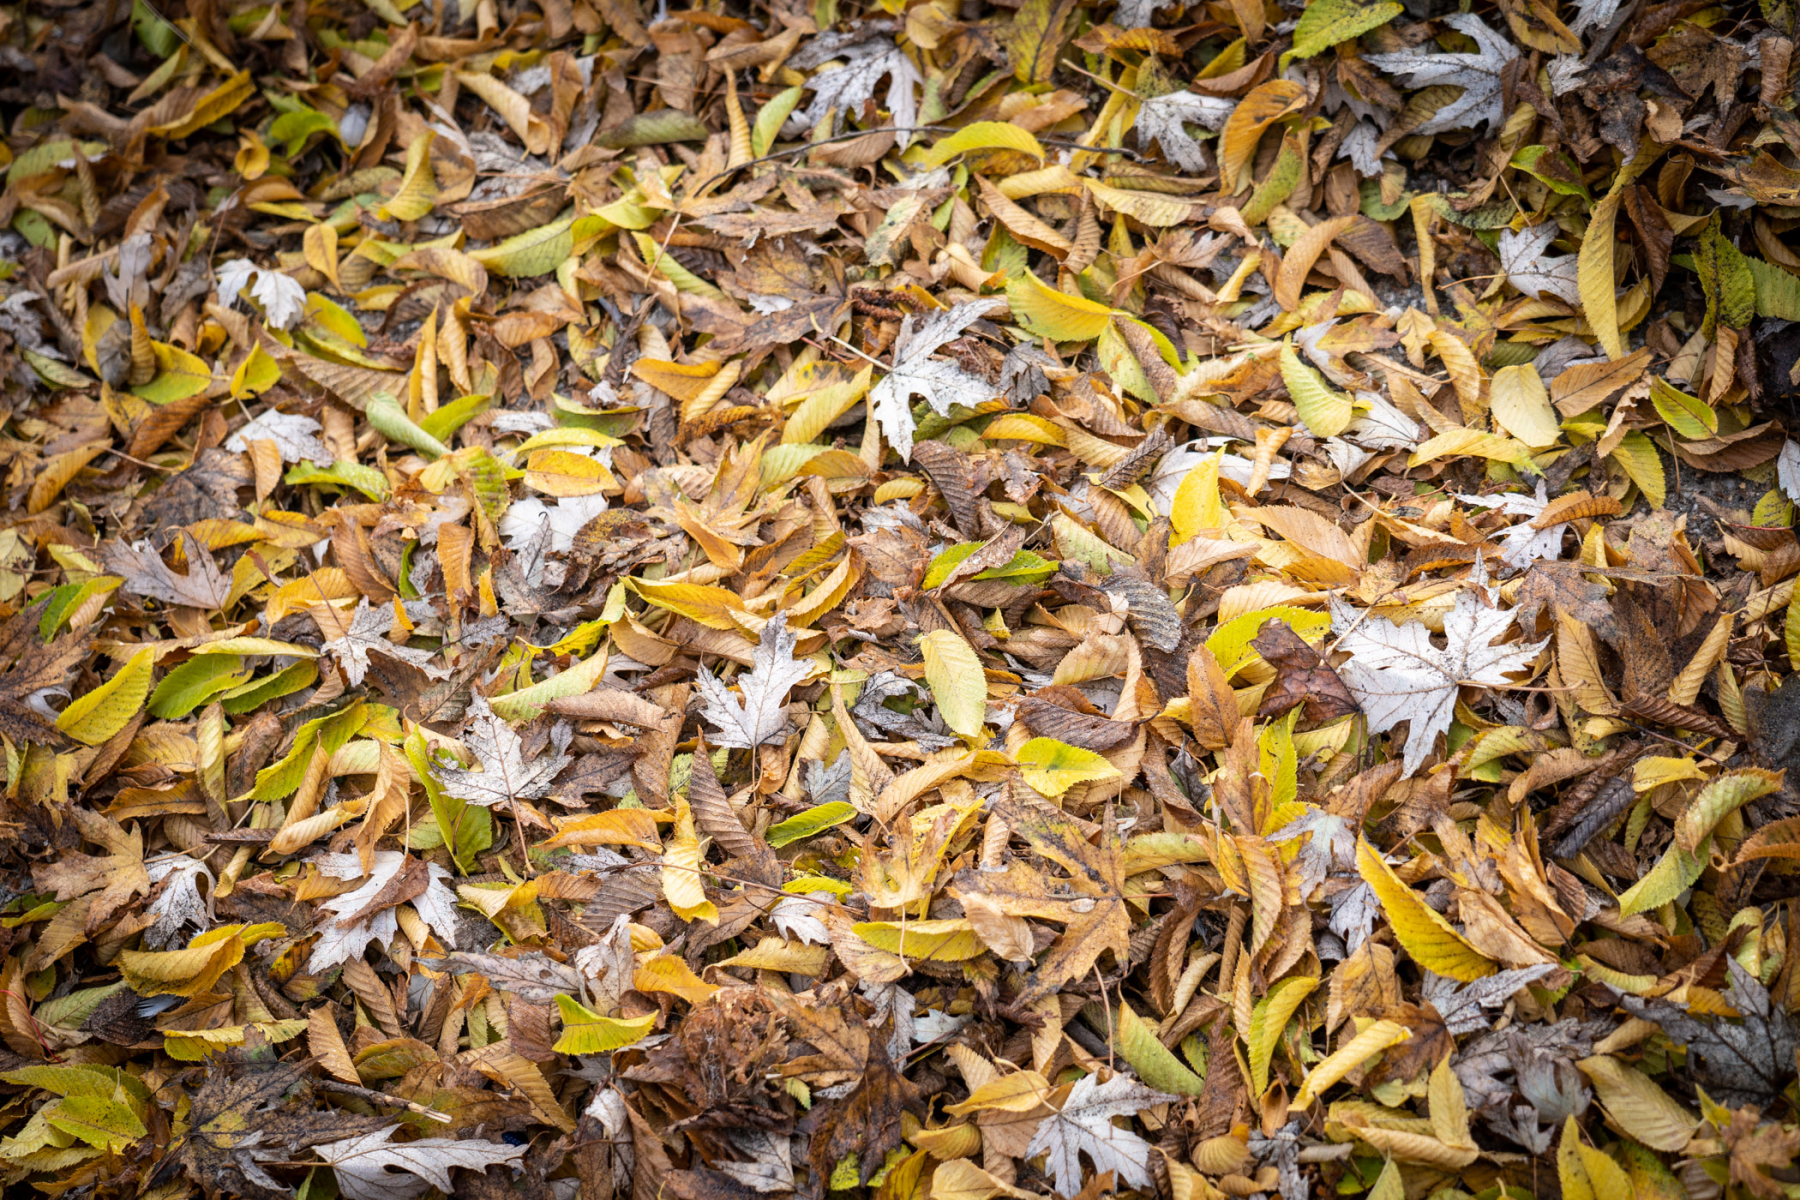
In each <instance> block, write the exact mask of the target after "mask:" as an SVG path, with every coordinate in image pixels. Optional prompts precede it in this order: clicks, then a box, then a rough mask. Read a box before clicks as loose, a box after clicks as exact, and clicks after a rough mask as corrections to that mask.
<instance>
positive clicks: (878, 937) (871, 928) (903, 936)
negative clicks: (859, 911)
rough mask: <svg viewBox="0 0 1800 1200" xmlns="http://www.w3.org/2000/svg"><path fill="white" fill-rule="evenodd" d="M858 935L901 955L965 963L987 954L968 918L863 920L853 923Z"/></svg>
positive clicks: (868, 941)
mask: <svg viewBox="0 0 1800 1200" xmlns="http://www.w3.org/2000/svg"><path fill="white" fill-rule="evenodd" d="M852 928H853V929H854V930H855V932H856V936H857V937H859V938H861V939H862V940H863V941H865V942H867V943H869V945H871V946H873V947H875V948H876V949H877V950H886V951H887V952H888V953H889V954H898V955H900V956H901V957H902V958H910V959H930V960H931V961H932V962H962V961H963V960H964V959H969V958H977V957H979V956H981V955H983V954H985V953H987V943H985V942H983V941H982V940H981V938H980V937H978V936H976V933H975V928H974V926H972V925H971V924H970V923H969V921H968V919H967V918H966V917H956V918H952V919H949V920H943V921H904V922H901V921H864V922H862V923H861V924H858V925H855V926H852Z"/></svg>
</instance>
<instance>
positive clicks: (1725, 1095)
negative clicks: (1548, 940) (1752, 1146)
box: [1620, 955, 1800, 1106]
mask: <svg viewBox="0 0 1800 1200" xmlns="http://www.w3.org/2000/svg"><path fill="white" fill-rule="evenodd" d="M1725 965H1726V968H1727V969H1728V970H1729V971H1730V972H1731V989H1730V991H1729V992H1728V993H1727V994H1728V995H1729V996H1730V999H1731V1006H1732V1007H1733V1008H1735V1009H1737V1011H1738V1013H1739V1014H1740V1017H1741V1020H1740V1021H1731V1020H1728V1019H1727V1018H1725V1017H1716V1016H1715V1017H1713V1018H1711V1019H1710V1020H1708V1021H1701V1020H1697V1019H1696V1018H1695V1017H1694V1016H1692V1015H1690V1014H1689V1013H1688V1012H1687V1011H1685V1010H1683V1009H1681V1008H1678V1007H1677V1006H1675V1005H1674V1004H1671V1003H1670V1002H1669V1001H1667V1000H1660V999H1657V1000H1646V999H1643V998H1641V997H1638V996H1625V997H1623V998H1622V999H1621V1000H1620V1003H1621V1004H1623V1005H1624V1006H1625V1011H1626V1012H1628V1013H1630V1014H1631V1015H1632V1016H1634V1017H1641V1018H1642V1019H1644V1020H1646V1021H1653V1022H1655V1023H1656V1024H1657V1025H1660V1026H1662V1030H1663V1032H1664V1033H1666V1034H1668V1035H1669V1037H1670V1038H1671V1039H1672V1040H1673V1041H1674V1042H1675V1043H1676V1044H1677V1045H1679V1046H1683V1047H1685V1048H1686V1050H1687V1056H1688V1070H1689V1071H1690V1072H1692V1074H1693V1078H1694V1081H1695V1082H1696V1083H1698V1084H1700V1086H1702V1087H1704V1088H1705V1089H1706V1091H1707V1093H1708V1094H1709V1095H1711V1096H1714V1097H1715V1098H1717V1099H1718V1100H1719V1101H1720V1102H1722V1103H1724V1104H1729V1105H1740V1104H1757V1105H1765V1106H1766V1105H1769V1104H1772V1103H1773V1102H1774V1101H1775V1100H1776V1099H1777V1098H1778V1097H1779V1096H1780V1095H1781V1093H1782V1091H1783V1090H1784V1089H1785V1088H1786V1087H1787V1085H1788V1084H1789V1083H1791V1082H1793V1079H1794V1053H1795V1049H1796V1047H1797V1046H1800V1036H1797V1035H1796V1033H1795V1030H1794V1025H1793V1022H1792V1021H1790V1020H1789V1019H1788V1014H1787V1012H1786V1010H1785V1009H1784V1008H1783V1007H1782V1006H1781V1005H1779V1004H1777V1003H1776V1002H1775V1001H1773V1000H1772V999H1771V998H1770V996H1769V990H1768V989H1767V988H1765V987H1764V986H1763V985H1762V981H1761V980H1759V979H1757V978H1756V976H1754V975H1752V974H1751V973H1750V972H1749V971H1747V970H1745V969H1744V967H1743V964H1741V963H1739V962H1738V960H1737V959H1736V958H1733V957H1731V956H1730V955H1727V956H1726V958H1725Z"/></svg>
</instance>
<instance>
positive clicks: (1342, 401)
mask: <svg viewBox="0 0 1800 1200" xmlns="http://www.w3.org/2000/svg"><path fill="white" fill-rule="evenodd" d="M1281 382H1282V383H1284V384H1285V385H1287V390H1288V398H1289V399H1291V400H1292V401H1293V402H1294V407H1295V408H1297V409H1299V410H1300V420H1301V421H1303V422H1304V423H1305V424H1306V428H1307V429H1308V430H1309V431H1311V433H1312V435H1313V436H1314V437H1321V438H1330V437H1336V436H1337V435H1338V434H1340V433H1342V432H1344V429H1345V427H1346V426H1348V425H1349V424H1350V418H1351V417H1352V416H1354V415H1355V410H1354V409H1353V408H1352V407H1351V404H1350V397H1348V396H1346V395H1344V394H1343V393H1342V392H1334V391H1332V390H1331V389H1330V388H1329V387H1327V386H1326V385H1325V380H1324V377H1323V376H1321V375H1320V374H1319V373H1318V372H1317V371H1315V370H1313V369H1312V368H1311V367H1309V366H1307V365H1306V364H1305V363H1303V362H1301V361H1300V356H1299V355H1297V354H1295V353H1294V347H1293V344H1292V343H1291V342H1290V343H1287V344H1284V345H1283V346H1282V347H1281Z"/></svg>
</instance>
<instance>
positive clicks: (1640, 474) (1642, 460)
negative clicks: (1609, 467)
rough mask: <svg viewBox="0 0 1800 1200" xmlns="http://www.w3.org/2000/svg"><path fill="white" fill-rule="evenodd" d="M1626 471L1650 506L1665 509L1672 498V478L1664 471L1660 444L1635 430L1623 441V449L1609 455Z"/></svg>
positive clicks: (1621, 447) (1620, 448)
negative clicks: (1670, 491)
mask: <svg viewBox="0 0 1800 1200" xmlns="http://www.w3.org/2000/svg"><path fill="white" fill-rule="evenodd" d="M1607 457H1608V458H1610V459H1612V461H1613V462H1616V463H1618V464H1619V466H1620V467H1622V468H1624V471H1625V474H1626V475H1627V476H1628V477H1630V479H1631V482H1633V483H1635V484H1637V485H1638V490H1640V491H1642V492H1643V493H1644V499H1646V500H1648V501H1649V502H1650V507H1652V508H1661V507H1662V506H1663V501H1664V500H1666V499H1668V496H1669V481H1668V476H1667V475H1666V474H1665V473H1664V472H1663V464H1662V455H1661V454H1659V453H1657V450H1656V443H1655V442H1653V441H1651V440H1650V439H1649V438H1648V437H1647V436H1645V435H1644V434H1643V433H1642V432H1640V431H1638V430H1635V429H1634V430H1632V431H1631V432H1630V433H1628V434H1626V435H1625V436H1624V438H1622V439H1621V440H1620V442H1619V448H1618V449H1617V450H1614V451H1613V452H1612V453H1611V454H1610V455H1608V456H1607Z"/></svg>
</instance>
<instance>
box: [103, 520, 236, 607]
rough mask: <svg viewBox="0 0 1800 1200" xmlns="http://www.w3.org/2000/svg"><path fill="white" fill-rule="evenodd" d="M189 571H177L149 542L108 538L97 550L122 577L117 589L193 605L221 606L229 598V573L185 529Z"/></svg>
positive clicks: (108, 565)
mask: <svg viewBox="0 0 1800 1200" xmlns="http://www.w3.org/2000/svg"><path fill="white" fill-rule="evenodd" d="M181 536H182V537H183V538H184V539H186V548H187V562H188V571H187V574H186V575H177V574H176V573H175V572H174V571H172V570H170V569H169V565H168V564H167V563H165V562H164V561H163V560H162V556H161V555H160V554H158V553H157V552H156V551H155V550H153V549H151V548H150V544H149V543H148V542H139V543H138V544H137V545H135V546H130V545H127V544H125V543H124V542H108V543H107V544H106V546H105V547H104V548H103V549H102V550H101V552H100V561H101V562H103V563H105V564H106V566H107V567H108V568H110V569H111V570H113V571H116V572H118V573H119V574H120V575H123V576H124V577H125V582H124V583H123V584H121V585H120V587H119V590H120V591H123V592H125V593H127V594H129V595H133V596H148V597H149V598H150V599H152V600H161V601H162V602H163V603H164V604H185V605H188V606H190V607H193V608H224V607H225V602H226V601H227V600H229V599H231V576H229V575H227V574H225V573H224V572H223V571H221V570H219V568H218V565H217V564H215V563H214V562H213V559H212V555H210V554H208V553H207V552H206V551H205V549H203V548H202V547H201V545H200V541H199V539H197V538H196V537H195V536H194V535H193V534H191V533H188V532H187V531H186V530H183V531H182V535H181Z"/></svg>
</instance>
